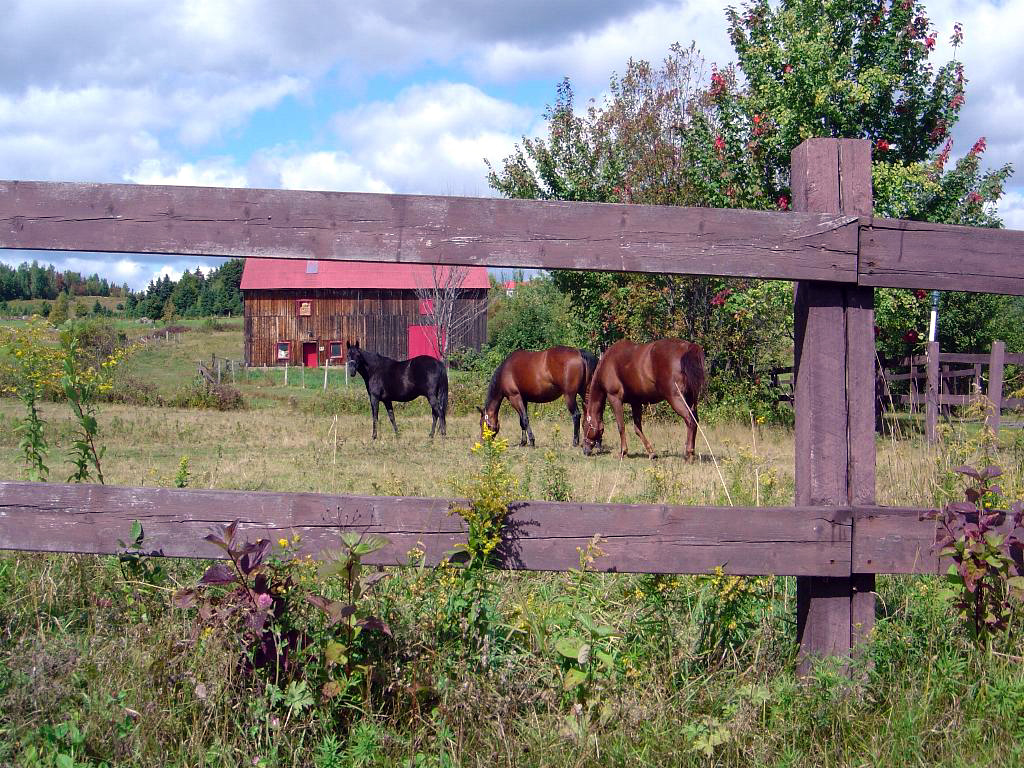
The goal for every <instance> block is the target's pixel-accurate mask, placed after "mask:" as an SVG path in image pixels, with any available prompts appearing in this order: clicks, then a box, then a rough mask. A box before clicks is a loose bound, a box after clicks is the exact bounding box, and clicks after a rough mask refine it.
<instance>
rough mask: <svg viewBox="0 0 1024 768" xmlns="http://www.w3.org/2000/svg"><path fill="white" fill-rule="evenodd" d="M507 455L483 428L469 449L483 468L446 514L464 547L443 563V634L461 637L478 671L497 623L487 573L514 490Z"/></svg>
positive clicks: (464, 486)
mask: <svg viewBox="0 0 1024 768" xmlns="http://www.w3.org/2000/svg"><path fill="white" fill-rule="evenodd" d="M507 450H508V442H507V441H506V440H504V439H501V438H498V437H496V436H495V434H494V433H493V432H491V430H490V429H487V428H486V427H485V428H484V433H483V438H482V439H481V441H480V442H478V443H476V444H474V446H473V448H472V451H473V453H474V454H477V455H478V456H480V457H481V460H482V466H481V467H480V469H479V471H478V472H477V473H476V474H475V475H474V476H472V477H471V478H469V479H468V480H466V481H465V482H460V483H458V484H457V486H456V492H457V493H459V494H461V495H463V496H465V497H466V498H467V499H468V501H469V504H468V505H467V506H465V507H457V508H455V509H452V510H451V512H450V513H449V514H453V515H458V516H459V517H461V518H462V519H463V520H464V521H465V522H466V526H467V536H466V544H465V545H460V546H458V547H456V548H455V549H454V550H453V551H452V552H451V553H450V554H449V556H448V557H447V558H446V560H445V562H444V563H442V569H443V570H447V571H449V572H450V573H451V574H452V575H453V578H452V579H451V587H452V589H451V592H450V594H449V596H448V599H447V600H446V601H445V605H444V609H443V625H444V626H443V629H442V631H443V632H444V633H445V634H446V635H447V636H448V637H458V638H460V644H461V645H462V646H463V648H464V649H466V650H467V651H469V652H470V653H472V654H474V655H475V654H479V660H480V663H481V665H483V666H487V665H488V663H489V661H490V657H489V655H488V654H489V651H490V649H491V647H492V646H493V644H494V642H495V640H496V633H497V631H498V629H499V627H500V621H501V614H500V612H499V610H498V607H497V603H498V595H497V593H496V591H495V586H494V583H493V580H492V579H491V578H490V576H489V573H490V571H491V569H492V568H493V566H494V565H495V560H496V557H497V554H496V551H497V549H498V547H499V545H500V544H501V542H502V533H503V529H504V525H505V518H506V517H507V516H508V511H509V505H510V504H511V503H512V502H513V501H514V500H515V499H516V497H517V495H518V490H519V483H518V480H517V479H516V477H515V476H514V475H513V474H512V473H511V472H510V471H509V469H508V466H507V464H506V462H505V459H504V454H505V452H506V451H507Z"/></svg>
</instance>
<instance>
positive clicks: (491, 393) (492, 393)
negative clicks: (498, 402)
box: [484, 358, 507, 408]
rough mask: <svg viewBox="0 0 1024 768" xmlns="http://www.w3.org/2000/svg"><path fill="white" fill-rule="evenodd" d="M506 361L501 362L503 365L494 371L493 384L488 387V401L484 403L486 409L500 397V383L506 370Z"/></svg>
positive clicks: (492, 375)
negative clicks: (502, 373)
mask: <svg viewBox="0 0 1024 768" xmlns="http://www.w3.org/2000/svg"><path fill="white" fill-rule="evenodd" d="M506 361H507V358H506V359H505V360H502V361H501V364H500V365H498V367H497V368H495V369H494V373H492V374H491V383H490V384H488V385H487V399H486V400H485V401H484V408H486V407H487V406H488V405H490V404H491V403H492V402H494V400H495V399H496V398H497V396H498V381H499V380H500V379H501V372H502V371H503V370H505V363H506Z"/></svg>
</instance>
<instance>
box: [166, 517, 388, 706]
mask: <svg viewBox="0 0 1024 768" xmlns="http://www.w3.org/2000/svg"><path fill="white" fill-rule="evenodd" d="M237 526H238V523H237V521H236V522H234V523H231V524H230V525H227V526H223V527H222V528H220V529H219V530H218V531H217V532H215V533H212V534H210V535H209V536H207V537H206V540H207V541H210V542H211V543H213V544H215V545H217V546H218V547H220V548H221V549H222V550H223V551H224V552H225V554H226V555H227V559H228V562H227V563H217V564H215V565H212V566H210V567H209V568H207V570H206V572H205V573H204V574H203V576H202V578H201V579H200V582H199V584H198V585H197V586H196V587H193V588H191V589H186V590H182V591H179V592H178V593H177V594H176V596H175V603H176V605H178V606H179V607H182V608H190V607H192V606H197V607H198V610H199V618H200V620H201V621H202V622H204V623H207V624H209V625H212V626H220V627H225V626H226V627H228V628H230V629H231V630H232V632H233V634H234V635H235V637H236V638H237V643H238V645H239V647H240V649H241V651H242V662H243V666H244V668H245V669H247V670H248V671H249V672H250V673H252V674H254V675H257V676H259V677H260V678H262V679H264V680H265V683H266V685H265V691H266V696H267V700H268V702H269V705H270V707H271V708H272V709H273V708H279V709H280V710H283V711H284V712H285V718H286V720H290V719H292V718H294V717H297V716H299V715H300V714H302V713H303V712H305V711H306V710H312V709H315V708H320V709H321V710H322V711H323V712H324V713H325V714H326V715H327V716H328V717H331V718H335V719H337V718H338V717H341V716H342V715H343V714H344V713H346V712H352V711H357V710H358V708H359V707H360V706H361V704H362V703H363V702H366V701H369V700H370V694H371V684H372V683H373V682H374V680H375V679H381V678H380V676H379V675H378V676H376V677H375V669H376V668H377V666H379V665H378V663H377V660H378V657H379V656H380V655H381V654H382V653H384V649H383V648H382V647H381V645H380V643H379V642H378V641H377V637H381V636H386V637H390V636H391V629H390V627H389V626H388V624H387V623H386V622H385V621H384V620H383V619H381V618H379V617H378V616H375V615H373V613H372V612H371V610H370V609H369V607H368V604H369V602H368V596H369V595H370V592H371V590H372V589H373V586H374V585H375V584H377V583H378V582H379V581H380V580H381V579H383V578H384V577H385V576H386V575H387V574H386V573H385V572H382V571H378V572H373V573H365V566H364V565H363V563H362V558H363V557H364V556H366V555H368V554H370V553H372V552H375V551H377V550H378V549H380V548H381V547H383V546H385V545H386V544H387V539H386V538H384V537H381V536H365V535H359V534H355V533H346V534H343V535H342V539H341V547H340V551H338V552H337V553H325V554H324V561H323V563H322V564H321V565H320V567H319V569H317V568H316V566H315V563H314V562H313V561H312V559H311V558H309V557H305V558H303V557H301V556H299V554H298V553H295V552H293V550H294V549H295V546H296V545H297V544H298V538H297V537H294V538H293V539H291V540H289V539H284V538H282V539H280V540H279V541H278V542H277V544H278V550H279V554H278V553H275V552H274V551H273V550H272V547H273V544H272V543H271V542H270V540H268V539H260V540H258V541H256V542H248V541H246V542H240V541H239V540H238V536H237ZM314 570H315V571H316V578H313V577H312V572H313V571H314ZM211 590H212V591H211ZM335 591H340V593H341V597H340V599H333V598H331V597H327V596H325V595H324V594H321V592H327V593H328V594H330V593H331V592H335ZM312 608H315V609H316V610H315V611H313V610H312Z"/></svg>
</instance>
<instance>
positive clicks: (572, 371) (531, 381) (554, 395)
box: [477, 347, 597, 446]
mask: <svg viewBox="0 0 1024 768" xmlns="http://www.w3.org/2000/svg"><path fill="white" fill-rule="evenodd" d="M596 366H597V358H596V357H594V355H592V354H591V353H590V352H587V351H586V350H584V349H574V348H573V347H551V348H550V349H542V350H540V351H538V352H534V351H531V350H527V349H519V350H516V351H515V352H513V353H512V354H511V355H509V356H508V357H506V358H505V359H504V361H502V363H501V365H499V366H498V367H497V368H496V369H495V371H494V375H493V376H492V377H491V384H490V386H489V387H488V388H487V402H486V403H485V404H484V407H483V408H477V410H478V411H480V434H481V435H483V431H484V425H485V424H486V425H487V427H488V428H489V429H491V430H492V431H493V432H494V433H495V434H497V433H498V429H499V428H500V425H499V423H498V409H499V408H501V401H502V400H504V399H505V398H508V401H509V403H511V405H512V407H513V408H515V410H516V413H518V414H519V427H520V428H521V429H522V430H523V436H522V440H520V442H519V444H520V445H526V441H527V438H529V441H530V445H531V446H532V445H534V440H533V430H532V429H530V418H529V416H528V415H527V412H526V406H527V404H528V403H550V402H551V401H552V400H557V399H558V398H559V397H564V398H565V407H566V408H568V409H569V414H570V415H571V416H572V444H573V445H579V444H580V412H579V409H578V408H577V406H576V397H577V396H579V397H584V398H585V396H586V393H587V385H588V384H589V383H590V378H591V376H593V374H594V368H595V367H596Z"/></svg>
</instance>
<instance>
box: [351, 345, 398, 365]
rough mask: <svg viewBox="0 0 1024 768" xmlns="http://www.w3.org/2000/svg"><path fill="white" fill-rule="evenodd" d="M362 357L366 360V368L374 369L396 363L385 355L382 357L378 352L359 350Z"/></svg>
mask: <svg viewBox="0 0 1024 768" xmlns="http://www.w3.org/2000/svg"><path fill="white" fill-rule="evenodd" d="M359 351H360V352H362V354H363V357H364V358H365V359H366V365H367V367H368V368H376V367H378V366H380V365H382V364H386V363H395V362H398V361H397V360H394V359H393V358H390V357H388V356H387V355H382V354H380V353H379V352H373V351H371V350H369V349H360V350H359Z"/></svg>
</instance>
